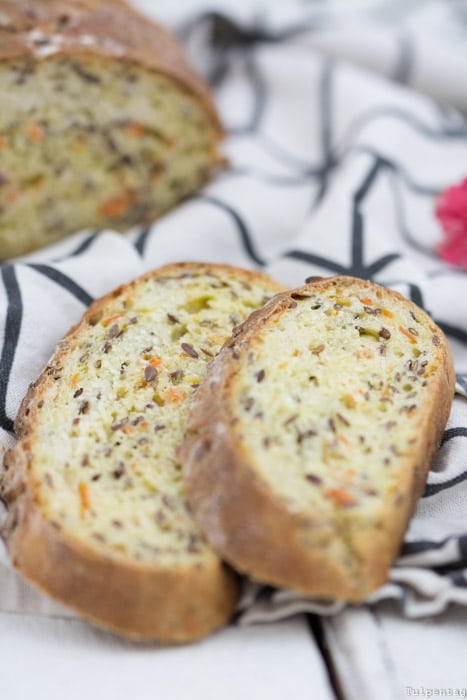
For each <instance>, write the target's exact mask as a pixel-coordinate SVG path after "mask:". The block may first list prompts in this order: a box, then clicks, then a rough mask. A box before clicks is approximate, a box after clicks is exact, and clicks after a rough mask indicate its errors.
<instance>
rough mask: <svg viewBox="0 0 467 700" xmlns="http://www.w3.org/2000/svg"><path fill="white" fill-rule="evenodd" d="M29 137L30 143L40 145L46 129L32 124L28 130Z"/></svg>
mask: <svg viewBox="0 0 467 700" xmlns="http://www.w3.org/2000/svg"><path fill="white" fill-rule="evenodd" d="M26 134H27V137H28V139H29V140H30V141H35V142H36V143H39V141H42V139H43V138H44V136H45V132H44V129H43V128H42V127H41V126H39V124H31V125H30V126H28V128H27V130H26Z"/></svg>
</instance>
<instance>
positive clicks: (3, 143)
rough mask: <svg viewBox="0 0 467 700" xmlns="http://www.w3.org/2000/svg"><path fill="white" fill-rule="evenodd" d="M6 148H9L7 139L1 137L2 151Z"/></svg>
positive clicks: (0, 145) (0, 147)
mask: <svg viewBox="0 0 467 700" xmlns="http://www.w3.org/2000/svg"><path fill="white" fill-rule="evenodd" d="M6 147H7V141H6V139H5V138H4V137H3V136H0V151H1V150H2V148H6Z"/></svg>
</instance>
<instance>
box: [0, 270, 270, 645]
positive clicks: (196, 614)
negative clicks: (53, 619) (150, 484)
mask: <svg viewBox="0 0 467 700" xmlns="http://www.w3.org/2000/svg"><path fill="white" fill-rule="evenodd" d="M222 272H226V273H234V274H235V276H236V277H237V278H240V279H244V280H245V281H246V282H247V281H251V282H253V281H255V280H256V281H258V280H263V281H264V284H265V286H266V287H267V288H270V289H271V291H272V292H274V291H276V290H277V291H279V290H282V289H283V287H282V286H280V285H278V284H277V283H275V282H274V281H273V280H271V279H270V278H269V277H266V276H265V275H261V273H256V272H249V271H247V270H240V269H238V268H234V267H230V266H228V265H210V264H203V263H179V264H172V265H166V266H165V267H162V268H159V269H157V270H154V271H151V272H149V273H147V274H146V275H144V276H143V277H140V278H138V279H137V280H134V281H133V282H130V283H129V284H127V285H123V286H121V287H119V288H118V289H116V290H115V291H113V292H111V293H110V294H107V295H106V296H105V297H103V298H102V299H99V300H97V301H95V302H94V303H93V304H92V305H91V306H90V307H89V309H88V311H87V312H86V313H85V315H84V316H83V318H82V320H81V321H80V322H79V323H78V324H77V325H76V326H74V327H73V328H71V329H70V331H69V333H68V334H67V336H66V337H65V338H64V339H63V341H62V342H61V343H60V345H59V347H58V349H57V352H56V353H55V355H54V356H53V357H52V358H51V360H50V362H49V364H48V365H47V367H46V368H45V369H44V371H43V373H42V374H41V376H40V377H39V379H38V380H37V382H35V383H34V384H32V385H31V387H30V389H29V391H28V393H27V395H26V397H25V399H24V401H23V403H22V405H21V409H20V411H19V413H18V417H17V420H16V423H15V427H16V431H17V434H18V438H19V442H18V444H17V445H16V447H15V448H13V449H12V450H10V451H9V452H8V453H7V454H6V456H5V460H4V473H3V475H2V479H1V480H0V487H1V488H0V494H1V495H2V497H3V498H4V499H5V501H6V502H7V504H8V506H9V515H8V520H7V523H6V526H5V528H4V532H3V536H4V537H5V540H6V542H7V546H8V549H9V551H10V554H11V556H12V559H13V563H14V565H15V567H16V568H17V569H18V570H19V571H20V572H21V573H22V574H23V576H25V577H26V578H27V579H28V580H30V581H31V582H32V583H34V584H35V585H36V586H38V587H39V588H41V589H43V590H45V591H47V592H48V593H49V594H50V595H52V596H53V597H55V598H57V599H58V600H61V601H63V602H64V603H66V604H68V605H70V606H72V607H74V608H75V609H76V610H78V611H79V612H80V613H81V614H82V615H84V616H85V617H87V618H89V619H90V620H92V621H94V622H96V623H97V624H99V625H101V626H104V627H107V628H109V629H111V630H113V631H116V632H118V633H120V634H124V635H125V636H128V637H131V638H134V639H159V640H162V641H170V642H184V641H190V640H194V639H198V638H200V637H202V636H204V635H206V634H208V633H209V632H210V631H212V630H213V629H215V628H216V627H219V626H221V625H223V624H225V622H226V621H227V620H228V619H229V618H230V616H231V615H232V613H233V611H234V608H235V604H236V601H237V597H238V587H237V581H236V576H235V574H234V573H233V572H232V571H230V570H228V569H227V568H226V567H225V566H224V565H223V563H222V562H221V561H220V560H219V559H218V557H217V556H216V555H215V554H214V553H212V554H211V555H210V556H209V557H205V558H204V559H203V561H202V563H201V564H197V565H193V566H190V567H188V566H186V567H184V568H182V567H180V569H178V570H174V569H173V568H170V567H169V568H168V567H162V566H161V567H156V566H154V565H153V564H145V563H143V562H136V561H129V560H128V559H127V558H124V557H123V556H122V557H119V556H117V555H115V556H114V555H112V556H107V557H105V558H104V557H103V556H102V555H101V554H99V553H98V551H97V550H94V549H93V548H92V546H91V545H90V546H89V547H87V546H84V545H83V544H81V543H79V542H78V541H76V540H74V539H73V538H72V537H71V536H70V535H69V534H67V533H64V532H62V531H61V530H59V529H57V528H56V526H54V524H53V523H52V522H51V521H50V519H49V518H48V517H47V513H45V512H43V511H42V510H41V506H40V503H39V502H38V501H37V492H36V488H35V484H34V470H33V463H34V456H33V445H31V444H30V439H28V436H30V431H31V428H33V426H34V423H35V421H36V418H37V416H38V413H39V411H38V408H37V404H38V402H39V401H40V400H41V397H42V396H43V395H44V393H45V391H46V390H47V387H48V385H49V384H50V383H51V382H53V381H54V373H55V371H56V369H57V368H58V367H60V366H61V365H62V363H63V362H66V357H67V351H68V348H69V347H70V346H72V345H73V342H74V340H75V338H76V336H78V335H79V334H80V333H82V332H84V333H85V332H86V327H87V325H88V323H89V321H90V320H93V321H95V320H96V319H98V318H100V315H101V314H102V313H104V311H105V307H106V305H107V304H108V302H109V301H111V300H112V299H115V298H116V297H118V296H121V295H127V294H131V290H132V288H133V287H134V286H135V285H138V284H139V283H140V282H141V281H142V280H145V279H148V278H154V279H159V280H161V279H163V278H173V277H181V276H183V275H193V274H203V273H207V274H209V273H214V274H222Z"/></svg>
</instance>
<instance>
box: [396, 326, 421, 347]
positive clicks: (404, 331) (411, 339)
mask: <svg viewBox="0 0 467 700" xmlns="http://www.w3.org/2000/svg"><path fill="white" fill-rule="evenodd" d="M399 330H400V332H401V333H403V334H404V335H405V337H406V338H408V339H409V340H410V342H411V343H416V342H417V339H416V338H414V337H413V335H412V334H411V333H409V331H408V330H407V328H404V326H399Z"/></svg>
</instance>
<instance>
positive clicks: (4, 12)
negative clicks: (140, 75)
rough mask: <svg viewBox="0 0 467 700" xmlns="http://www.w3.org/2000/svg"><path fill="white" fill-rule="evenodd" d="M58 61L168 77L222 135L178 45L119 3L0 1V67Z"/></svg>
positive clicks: (206, 93) (200, 82)
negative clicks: (135, 68) (121, 66)
mask: <svg viewBox="0 0 467 700" xmlns="http://www.w3.org/2000/svg"><path fill="white" fill-rule="evenodd" d="M61 56H71V57H75V58H77V57H81V58H82V59H83V60H86V57H93V56H98V57H101V58H104V59H109V60H115V59H117V60H121V61H125V62H127V63H129V64H131V63H134V64H137V65H139V66H142V67H146V68H148V69H150V70H153V71H155V72H157V73H161V74H163V75H166V76H169V77H171V78H173V79H174V80H175V81H177V82H178V83H179V84H180V86H181V87H183V88H184V89H186V90H187V91H188V92H190V93H192V94H193V95H194V96H195V97H196V98H197V99H199V100H200V102H201V103H202V104H203V106H204V108H205V110H206V113H207V114H208V115H209V118H210V120H211V122H212V126H213V128H214V129H215V131H216V132H217V134H218V136H219V137H222V136H223V134H224V131H223V128H222V125H221V122H220V120H219V116H218V113H217V110H216V108H215V106H214V102H213V100H212V97H211V94H210V91H209V88H208V86H207V84H206V83H205V82H204V80H202V79H201V78H200V77H199V76H198V75H196V74H195V73H194V72H193V70H192V69H191V68H190V66H189V64H188V61H187V59H186V56H185V53H184V51H183V48H182V47H181V45H180V44H179V42H178V41H177V40H176V38H175V37H174V36H173V35H172V34H171V33H170V32H168V31H167V30H165V29H164V28H162V27H161V26H159V25H157V24H155V23H154V22H151V21H150V20H149V19H148V18H146V17H143V15H141V14H139V13H138V12H137V10H136V9H135V8H133V7H131V6H130V5H127V4H126V2H124V0H69V2H67V3H63V2H62V0H29V1H25V2H18V1H17V0H0V62H5V61H14V60H17V59H25V60H27V61H30V62H32V63H36V62H39V61H43V60H50V59H55V58H60V57H61Z"/></svg>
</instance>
